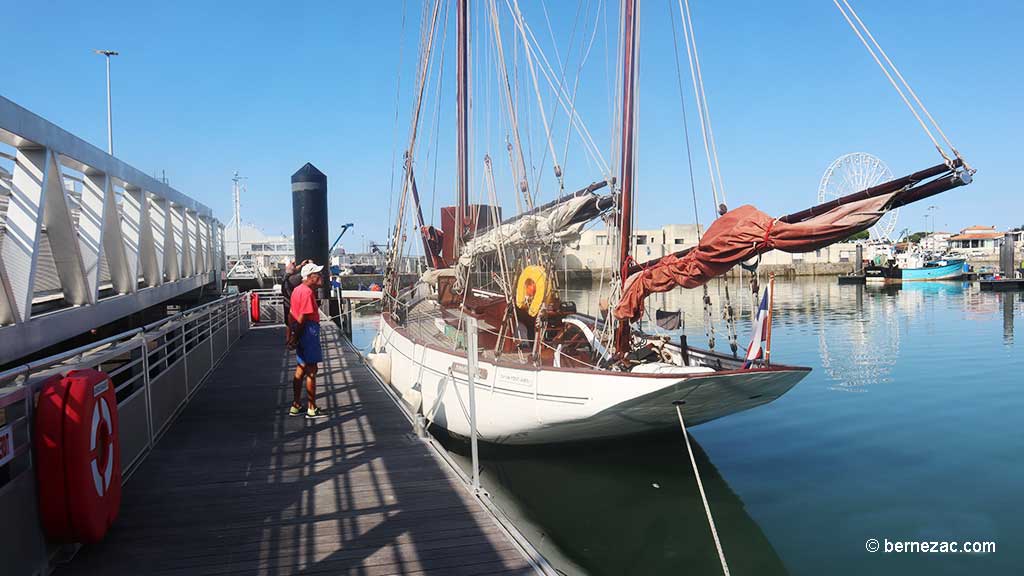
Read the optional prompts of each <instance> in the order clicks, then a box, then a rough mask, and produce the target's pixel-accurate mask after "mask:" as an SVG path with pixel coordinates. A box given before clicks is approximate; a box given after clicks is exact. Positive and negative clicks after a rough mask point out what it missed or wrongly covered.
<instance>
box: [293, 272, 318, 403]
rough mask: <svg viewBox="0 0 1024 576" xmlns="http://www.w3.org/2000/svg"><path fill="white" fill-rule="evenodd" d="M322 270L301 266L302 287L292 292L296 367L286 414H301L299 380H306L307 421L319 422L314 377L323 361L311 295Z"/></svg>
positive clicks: (312, 296)
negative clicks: (317, 420)
mask: <svg viewBox="0 0 1024 576" xmlns="http://www.w3.org/2000/svg"><path fill="white" fill-rule="evenodd" d="M323 268H324V267H323V266H317V265H316V264H314V263H312V262H309V263H307V264H305V265H303V266H302V270H301V275H302V284H299V285H298V286H296V287H295V289H294V290H292V296H291V305H290V314H291V318H290V320H291V321H292V331H293V334H292V338H293V339H295V340H296V347H295V357H296V360H297V363H298V366H296V368H295V377H294V378H293V379H292V393H293V400H292V406H291V408H290V409H289V410H288V414H289V415H290V416H298V415H299V414H302V404H301V403H300V400H301V399H302V380H303V379H305V380H306V396H307V398H308V406H307V407H306V418H321V417H323V414H322V413H321V411H320V409H319V408H317V406H316V373H317V368H318V366H317V365H318V364H319V363H320V362H321V361H322V360H323V356H324V355H323V350H322V349H321V348H320V309H319V308H318V307H317V305H316V297H315V296H314V295H313V291H314V290H315V289H316V288H318V287H319V286H320V285H321V284H322V283H323V280H322V279H321V277H320V274H321V271H322V270H323Z"/></svg>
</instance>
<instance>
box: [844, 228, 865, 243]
mask: <svg viewBox="0 0 1024 576" xmlns="http://www.w3.org/2000/svg"><path fill="white" fill-rule="evenodd" d="M870 237H871V234H869V233H868V231H867V230H861V231H860V232H857V233H856V234H853V235H851V236H849V237H848V238H847V239H846V240H844V242H853V241H854V240H867V239H868V238H870Z"/></svg>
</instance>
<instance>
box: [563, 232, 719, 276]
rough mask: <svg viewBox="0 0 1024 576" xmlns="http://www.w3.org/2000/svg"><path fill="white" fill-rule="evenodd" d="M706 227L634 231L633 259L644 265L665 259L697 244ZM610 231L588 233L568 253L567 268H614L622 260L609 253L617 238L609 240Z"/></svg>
mask: <svg viewBox="0 0 1024 576" xmlns="http://www.w3.org/2000/svg"><path fill="white" fill-rule="evenodd" d="M702 230H703V227H699V226H698V225H697V224H668V225H665V226H662V227H661V228H657V229H651V230H634V231H633V257H634V258H636V259H637V260H638V261H640V262H644V261H647V260H653V259H655V258H661V257H662V256H665V255H667V254H671V253H673V252H678V251H679V250H684V249H686V248H689V247H691V246H695V245H696V244H697V238H698V236H699V235H700V233H701V231H702ZM609 234H615V232H614V231H613V232H609V231H608V230H607V229H599V230H585V231H584V232H583V233H582V234H581V235H580V241H579V243H578V244H577V245H576V246H570V247H567V248H566V249H565V260H566V262H565V265H566V268H568V269H570V270H581V269H590V270H601V269H610V268H614V267H615V266H616V264H615V263H614V260H615V259H616V258H618V256H617V255H615V254H613V253H612V251H611V250H609V249H608V247H609V246H610V245H613V244H615V242H616V238H611V239H609V237H608V235H609Z"/></svg>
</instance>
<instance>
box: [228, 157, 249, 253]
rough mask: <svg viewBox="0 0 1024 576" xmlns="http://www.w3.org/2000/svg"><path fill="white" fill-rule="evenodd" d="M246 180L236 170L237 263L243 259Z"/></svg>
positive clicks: (234, 183) (233, 190)
mask: <svg viewBox="0 0 1024 576" xmlns="http://www.w3.org/2000/svg"><path fill="white" fill-rule="evenodd" d="M246 178H247V177H246V176H239V175H238V170H235V177H234V178H232V179H231V182H232V183H233V185H232V193H233V195H234V199H235V218H234V220H235V262H238V261H239V260H241V259H242V190H244V189H245V183H244V180H245V179H246Z"/></svg>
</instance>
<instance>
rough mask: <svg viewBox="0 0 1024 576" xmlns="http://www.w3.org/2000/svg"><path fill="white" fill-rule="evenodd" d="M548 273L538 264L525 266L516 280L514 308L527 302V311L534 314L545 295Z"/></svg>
mask: <svg viewBox="0 0 1024 576" xmlns="http://www.w3.org/2000/svg"><path fill="white" fill-rule="evenodd" d="M547 290H548V275H547V272H545V271H544V268H542V267H540V266H527V267H526V268H523V271H522V272H521V273H520V274H519V280H518V281H517V282H516V308H523V307H524V306H526V305H527V304H529V308H528V309H527V313H528V314H529V315H530V316H536V315H537V314H539V313H540V308H541V306H543V305H544V300H545V298H546V297H547Z"/></svg>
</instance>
